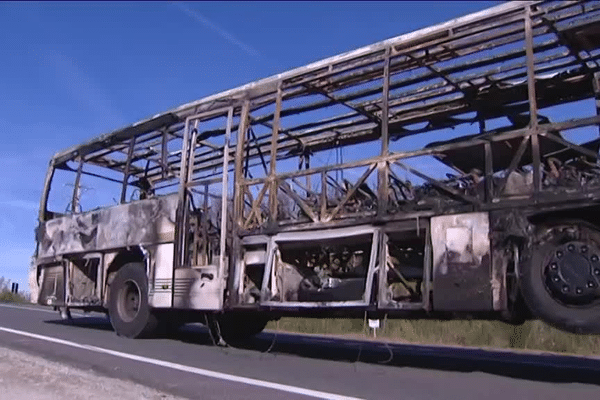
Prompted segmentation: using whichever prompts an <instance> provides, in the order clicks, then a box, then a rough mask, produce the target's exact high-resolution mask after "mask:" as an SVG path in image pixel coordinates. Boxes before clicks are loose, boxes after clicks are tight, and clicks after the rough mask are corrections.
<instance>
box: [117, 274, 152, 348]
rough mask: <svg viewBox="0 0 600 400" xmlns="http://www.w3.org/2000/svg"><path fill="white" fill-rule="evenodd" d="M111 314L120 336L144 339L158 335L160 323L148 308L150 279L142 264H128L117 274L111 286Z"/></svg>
mask: <svg viewBox="0 0 600 400" xmlns="http://www.w3.org/2000/svg"><path fill="white" fill-rule="evenodd" d="M135 297H137V301H136V300H135ZM108 314H109V317H110V323H111V325H112V326H113V328H114V330H115V332H116V333H117V335H119V336H124V337H127V338H141V337H148V336H151V335H152V334H153V333H154V332H155V331H156V328H157V326H158V319H157V318H156V315H154V314H153V313H152V310H151V309H150V305H149V304H148V278H147V277H146V271H145V268H144V265H143V264H142V263H128V264H125V265H124V266H123V267H121V269H119V270H118V271H117V272H116V276H115V278H114V280H113V281H112V283H111V285H110V293H109V304H108Z"/></svg>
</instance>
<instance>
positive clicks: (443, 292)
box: [431, 213, 493, 312]
mask: <svg viewBox="0 0 600 400" xmlns="http://www.w3.org/2000/svg"><path fill="white" fill-rule="evenodd" d="M431 239H432V244H433V288H434V289H433V309H434V310H436V311H467V312H468V311H489V310H492V309H493V303H492V265H491V257H490V239H489V216H488V213H469V214H458V215H444V216H439V217H434V218H431Z"/></svg>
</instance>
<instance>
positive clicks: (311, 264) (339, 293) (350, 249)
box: [262, 227, 379, 306]
mask: <svg viewBox="0 0 600 400" xmlns="http://www.w3.org/2000/svg"><path fill="white" fill-rule="evenodd" d="M378 237H379V232H378V231H377V230H376V229H374V228H372V227H357V228H350V229H347V228H342V229H332V230H326V231H321V232H302V233H295V234H291V233H290V234H279V235H276V236H275V237H273V238H272V242H271V246H270V248H271V251H270V256H269V260H270V262H269V263H268V265H269V268H268V270H267V271H266V273H265V277H267V276H268V278H267V279H264V284H263V290H262V293H263V299H264V300H265V301H264V302H263V304H269V305H278V304H288V305H289V304H292V303H294V304H296V305H298V306H309V305H311V304H312V305H331V306H336V305H338V306H339V305H361V304H362V305H364V304H368V303H369V302H370V298H371V291H372V287H373V272H374V267H375V260H376V256H377V248H378Z"/></svg>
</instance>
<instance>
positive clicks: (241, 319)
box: [209, 313, 269, 344]
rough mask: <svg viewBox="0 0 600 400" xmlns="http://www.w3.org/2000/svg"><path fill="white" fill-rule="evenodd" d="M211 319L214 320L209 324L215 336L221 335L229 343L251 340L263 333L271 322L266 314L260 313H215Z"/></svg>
mask: <svg viewBox="0 0 600 400" xmlns="http://www.w3.org/2000/svg"><path fill="white" fill-rule="evenodd" d="M210 320H212V321H214V322H213V323H210V325H211V326H209V329H211V333H212V334H213V336H214V337H215V338H217V337H218V336H220V337H221V338H223V340H225V342H227V343H228V344H238V343H243V342H246V341H248V340H250V339H251V338H252V337H254V336H256V335H258V334H259V333H261V332H262V331H263V329H265V326H267V323H268V322H269V319H268V318H267V317H266V316H264V315H261V314H258V313H256V314H255V313H224V314H220V315H215V316H214V318H211V319H210ZM215 322H216V323H215Z"/></svg>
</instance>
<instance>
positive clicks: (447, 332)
mask: <svg viewBox="0 0 600 400" xmlns="http://www.w3.org/2000/svg"><path fill="white" fill-rule="evenodd" d="M382 322H383V321H382ZM267 329H273V330H276V329H279V330H281V331H287V332H297V333H308V334H322V335H327V334H329V335H345V336H350V337H365V338H369V337H372V334H371V333H370V329H369V328H368V326H367V327H365V326H364V321H363V320H362V319H312V318H282V319H281V320H280V321H278V322H277V321H272V322H270V323H269V324H268V325H267ZM377 339H378V340H389V341H397V342H404V343H413V344H437V345H454V346H456V345H457V346H474V347H484V348H486V347H487V348H501V349H520V350H534V351H552V352H557V353H568V354H579V355H597V354H600V336H599V335H576V334H571V333H566V332H562V331H560V330H558V329H555V328H553V327H551V326H548V325H547V324H545V323H543V322H541V321H527V322H526V323H525V324H523V325H520V326H513V325H510V324H506V323H504V322H500V321H478V320H453V321H438V320H387V321H385V323H384V324H382V326H381V328H380V329H378V330H377Z"/></svg>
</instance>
